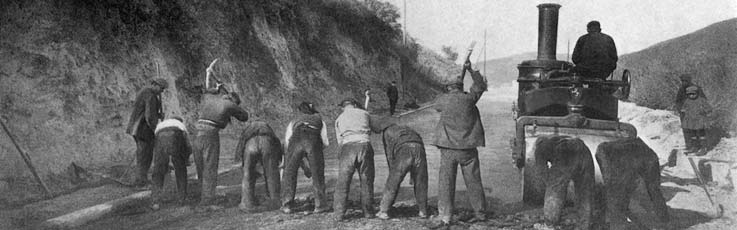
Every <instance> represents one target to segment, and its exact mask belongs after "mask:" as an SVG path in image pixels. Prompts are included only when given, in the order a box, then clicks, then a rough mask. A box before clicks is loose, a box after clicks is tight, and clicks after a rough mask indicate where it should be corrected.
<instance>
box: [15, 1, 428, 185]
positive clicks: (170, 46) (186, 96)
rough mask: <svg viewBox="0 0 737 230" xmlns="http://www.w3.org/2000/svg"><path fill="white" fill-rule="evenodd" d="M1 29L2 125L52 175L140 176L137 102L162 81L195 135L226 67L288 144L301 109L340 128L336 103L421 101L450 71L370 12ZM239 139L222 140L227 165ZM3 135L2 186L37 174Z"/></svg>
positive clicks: (21, 6)
mask: <svg viewBox="0 0 737 230" xmlns="http://www.w3.org/2000/svg"><path fill="white" fill-rule="evenodd" d="M0 21H1V22H2V23H0V31H3V32H2V33H1V34H0V108H1V109H0V115H2V116H5V117H6V118H3V120H4V121H6V122H7V123H9V126H10V129H11V131H12V132H13V134H14V135H15V136H16V137H17V139H18V140H19V141H20V144H21V145H22V146H23V147H24V148H25V149H26V150H27V151H28V152H29V154H30V155H31V157H32V158H33V161H34V162H35V163H36V167H37V168H38V169H39V170H40V171H42V174H45V175H46V174H49V173H59V172H61V171H63V169H64V168H66V167H67V166H68V165H69V164H70V163H71V162H76V163H77V164H79V165H81V166H83V167H105V166H109V165H111V164H124V165H125V164H128V162H130V161H131V160H132V159H133V150H134V149H135V144H134V143H133V139H132V138H131V137H130V136H128V135H126V134H125V132H124V130H125V125H126V124H127V123H128V117H129V115H130V111H131V106H132V104H133V99H134V98H135V96H136V93H137V91H138V90H140V89H141V88H142V87H144V86H146V85H147V84H148V82H149V81H150V80H151V79H153V78H155V77H157V76H160V77H163V78H165V79H167V80H168V81H169V84H170V86H171V87H170V88H169V89H168V92H165V93H164V94H163V95H162V101H163V104H164V111H165V113H166V114H167V116H170V115H182V116H184V117H185V119H186V121H187V122H188V123H189V124H190V126H191V124H192V123H193V122H194V121H195V119H196V117H197V108H198V107H199V103H200V93H199V92H200V90H201V88H202V85H203V84H204V75H205V74H204V73H205V72H204V70H205V68H206V66H207V64H209V62H210V61H212V60H213V59H215V58H220V60H221V61H220V62H219V63H218V64H217V66H216V68H215V71H216V72H217V73H218V74H219V76H220V78H221V79H222V80H223V81H224V82H226V84H227V85H228V87H230V88H231V89H232V90H233V91H235V92H238V93H239V94H240V95H241V97H242V99H243V104H242V105H241V106H242V107H245V108H247V110H248V111H249V112H250V113H251V115H252V118H253V119H263V120H266V121H268V122H270V123H271V124H272V125H273V126H274V128H275V129H276V130H277V131H278V132H279V133H280V134H281V133H283V129H284V127H283V126H284V125H283V124H284V121H286V120H287V119H289V118H290V117H291V114H293V112H294V111H295V110H294V108H293V107H294V105H295V104H297V103H299V102H300V101H302V100H310V101H313V102H314V103H315V104H316V105H317V106H318V110H319V111H321V112H322V114H323V116H324V117H325V118H326V119H328V121H329V120H330V119H332V118H333V117H334V116H335V114H336V113H337V110H338V108H336V107H335V106H334V105H335V104H337V102H338V101H340V100H342V99H343V98H346V97H357V98H362V97H363V96H362V94H363V93H362V91H363V89H366V88H367V87H371V88H382V89H383V87H384V86H385V85H386V84H387V83H388V82H389V81H391V80H394V79H398V78H399V76H400V75H401V74H404V76H405V80H406V81H405V82H406V83H407V84H408V86H409V87H407V88H408V89H413V90H411V92H410V94H412V95H413V96H415V97H417V98H418V99H419V100H427V99H431V98H432V97H433V95H434V94H436V93H437V92H438V90H439V88H440V87H439V85H438V84H437V83H436V82H435V81H434V79H439V78H440V77H438V76H435V74H437V73H440V72H439V71H427V69H432V68H431V67H429V66H425V65H434V64H438V63H437V62H432V63H426V62H418V59H421V58H425V59H427V58H428V57H423V55H434V54H423V52H420V50H421V48H420V47H419V46H418V45H417V44H411V45H409V46H407V47H405V46H399V45H396V44H397V43H396V42H395V41H396V40H395V35H396V31H392V27H390V26H387V25H386V24H385V23H384V22H382V21H381V20H380V19H378V18H377V17H376V16H375V14H374V13H373V12H370V11H368V10H367V9H366V8H365V7H364V6H363V5H362V4H360V3H358V1H336V0H321V1H290V0H276V1H269V0H250V1H199V0H162V1H154V0H131V1H128V0H102V1H94V0H70V1H52V0H33V1H23V0H14V1H6V2H5V3H4V4H2V5H1V6H0ZM430 59H432V58H431V57H430ZM422 69H425V70H422ZM377 91H378V90H377ZM377 100H381V98H380V97H379V99H377ZM380 102H381V101H380ZM400 103H401V102H400ZM375 106H376V107H378V109H382V107H383V105H381V104H379V103H375ZM372 107H374V106H372ZM240 126H241V124H239V123H238V122H235V124H233V125H232V127H229V128H228V129H225V130H224V131H223V132H221V133H222V134H221V135H222V136H223V148H222V154H224V155H226V154H227V155H229V154H231V151H232V148H234V144H233V141H234V140H235V137H236V136H237V134H238V130H239V127H240ZM190 128H193V127H190ZM4 136H5V135H4V134H3V137H2V138H0V150H2V151H0V158H2V159H3V161H2V163H0V179H4V178H8V177H16V176H19V175H20V174H27V173H26V172H27V171H28V170H26V169H25V166H24V165H23V164H22V162H21V161H20V158H19V157H18V155H17V153H16V152H15V150H14V149H13V147H12V144H10V142H9V141H8V139H7V138H5V137H4ZM19 173H20V174H19Z"/></svg>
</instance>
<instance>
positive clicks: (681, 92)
mask: <svg viewBox="0 0 737 230" xmlns="http://www.w3.org/2000/svg"><path fill="white" fill-rule="evenodd" d="M680 79H681V87H680V88H678V92H677V93H676V102H675V110H676V111H678V112H679V115H680V117H681V124H683V118H684V117H685V114H684V113H682V112H681V110H682V109H683V103H684V102H685V101H686V99H687V96H686V88H688V87H691V86H695V87H696V94H697V95H698V97H697V98H704V100H706V95H705V94H704V90H703V89H702V88H701V86H699V85H697V84H694V83H693V78H692V77H691V75H690V74H683V75H681V76H680ZM694 137H695V134H694V133H693V132H691V131H690V130H687V129H683V141H684V142H685V144H686V150H693V149H694V148H695V147H696V145H694V143H696V142H694V141H693V139H694Z"/></svg>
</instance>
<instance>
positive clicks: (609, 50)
mask: <svg viewBox="0 0 737 230" xmlns="http://www.w3.org/2000/svg"><path fill="white" fill-rule="evenodd" d="M586 31H587V32H588V33H587V34H585V35H583V36H581V37H580V38H578V41H576V47H575V48H573V56H572V57H571V59H572V60H573V63H574V64H576V67H574V71H576V72H577V73H579V74H581V75H583V77H586V78H598V79H602V80H604V79H606V78H607V77H608V76H609V75H610V74H611V73H612V71H614V69H616V68H617V60H618V59H619V58H618V57H617V47H616V45H615V44H614V39H612V37H610V36H609V35H606V34H604V33H602V32H601V25H600V24H599V22H598V21H591V22H589V23H588V24H586Z"/></svg>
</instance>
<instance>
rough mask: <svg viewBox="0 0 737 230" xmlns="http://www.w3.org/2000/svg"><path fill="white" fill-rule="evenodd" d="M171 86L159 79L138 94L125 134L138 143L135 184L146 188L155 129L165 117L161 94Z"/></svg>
mask: <svg viewBox="0 0 737 230" xmlns="http://www.w3.org/2000/svg"><path fill="white" fill-rule="evenodd" d="M168 86H169V84H168V83H167V82H166V80H164V79H161V78H158V79H154V80H153V81H151V85H150V86H147V87H144V88H143V89H141V91H139V92H138V96H136V100H135V102H133V111H132V112H131V116H130V120H128V128H126V130H125V132H126V133H128V134H130V135H132V136H133V139H134V140H135V141H136V163H137V171H136V178H135V182H134V184H135V185H136V186H145V185H146V183H147V181H148V169H149V168H150V167H151V161H152V159H153V148H154V129H155V128H156V125H157V124H158V123H159V120H161V119H162V118H163V117H164V113H163V112H162V109H161V92H163V91H164V89H166V88H167V87H168Z"/></svg>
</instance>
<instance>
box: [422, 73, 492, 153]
mask: <svg viewBox="0 0 737 230" xmlns="http://www.w3.org/2000/svg"><path fill="white" fill-rule="evenodd" d="M471 78H473V85H472V86H471V90H470V91H471V92H469V93H466V92H460V91H459V92H452V93H446V94H443V95H440V96H439V97H438V98H437V99H436V101H435V103H436V105H435V106H436V109H437V110H439V111H440V121H438V124H437V126H436V127H435V140H434V141H433V143H432V144H433V145H435V146H438V147H441V148H449V149H471V148H476V147H479V146H484V145H485V144H486V143H485V140H484V127H483V125H482V124H481V116H480V115H479V109H478V108H477V107H476V102H478V101H479V99H480V98H481V94H483V93H484V91H486V88H487V85H486V82H485V81H484V77H483V76H481V74H480V73H479V72H478V71H471Z"/></svg>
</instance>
